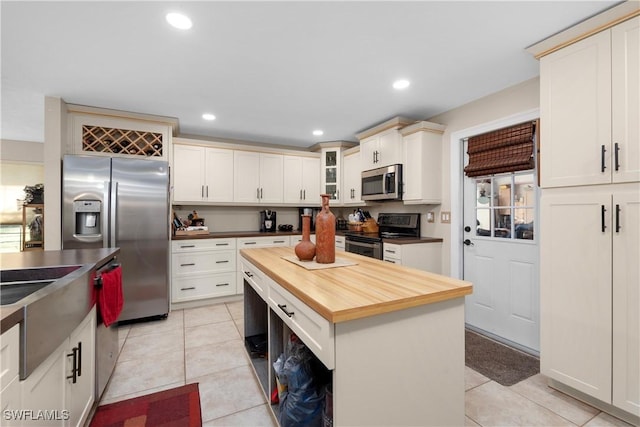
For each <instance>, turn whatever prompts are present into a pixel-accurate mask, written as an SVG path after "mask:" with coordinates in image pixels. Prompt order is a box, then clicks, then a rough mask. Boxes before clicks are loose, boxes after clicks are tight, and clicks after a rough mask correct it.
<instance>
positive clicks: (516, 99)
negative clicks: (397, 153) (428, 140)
mask: <svg viewBox="0 0 640 427" xmlns="http://www.w3.org/2000/svg"><path fill="white" fill-rule="evenodd" d="M539 106H540V80H539V78H537V77H536V78H534V79H531V80H527V81H525V82H523V83H520V84H517V85H515V86H511V87H509V88H507V89H505V90H503V91H500V92H497V93H494V94H491V95H488V96H486V97H484V98H481V99H478V100H476V101H473V102H470V103H469V104H466V105H463V106H461V107H458V108H455V109H453V110H450V111H447V112H445V113H443V114H439V115H437V116H435V117H431V118H429V119H427V120H428V121H430V122H434V123H440V124H443V125H445V126H446V130H445V133H444V135H443V137H442V205H441V206H440V209H441V210H442V211H450V210H451V206H452V203H451V199H452V194H451V191H452V190H451V161H452V159H451V158H450V153H451V144H450V140H451V135H452V134H454V133H457V132H459V131H461V130H464V129H468V128H471V127H474V126H478V125H482V124H484V123H489V122H493V121H496V120H500V119H503V118H505V117H509V116H512V115H514V114H518V113H521V112H524V111H529V110H532V109H536V108H539ZM541 126H544V124H541ZM454 160H455V159H454ZM459 160H460V161H462V159H459ZM456 191H457V190H456ZM454 196H455V197H458V194H455V195H454ZM451 215H452V219H451V223H452V224H454V225H455V223H456V222H457V221H456V220H458V219H459V217H460V216H461V215H462V211H459V212H451ZM436 218H437V221H436V224H435V227H434V231H433V234H434V235H436V236H441V237H442V236H446V237H444V244H443V254H442V262H443V265H442V272H443V274H445V275H450V274H451V256H450V253H451V232H452V230H451V225H449V224H442V223H440V218H439V215H438V216H437V217H436ZM423 234H424V233H423Z"/></svg>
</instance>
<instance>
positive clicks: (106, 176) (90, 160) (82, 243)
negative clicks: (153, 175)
mask: <svg viewBox="0 0 640 427" xmlns="http://www.w3.org/2000/svg"><path fill="white" fill-rule="evenodd" d="M110 179H111V159H110V158H108V157H90V156H72V155H67V156H64V158H63V160H62V248H63V249H86V248H101V247H104V246H108V244H107V240H108V225H109V221H108V206H109V182H110ZM96 201H97V202H99V203H92V204H93V205H94V206H95V205H100V206H101V211H100V212H99V213H98V215H94V213H93V212H92V213H90V214H89V213H87V212H78V211H77V210H78V207H77V206H78V203H82V202H96ZM74 202H76V204H75V206H76V209H74ZM94 222H95V224H93V223H94ZM91 225H96V226H94V227H90V226H91ZM88 230H92V231H91V232H87V231H88Z"/></svg>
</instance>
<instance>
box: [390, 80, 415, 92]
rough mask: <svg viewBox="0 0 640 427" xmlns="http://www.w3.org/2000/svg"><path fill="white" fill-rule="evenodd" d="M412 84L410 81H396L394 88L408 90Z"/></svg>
mask: <svg viewBox="0 0 640 427" xmlns="http://www.w3.org/2000/svg"><path fill="white" fill-rule="evenodd" d="M410 84H411V83H410V82H409V80H396V81H395V82H393V88H394V89H398V90H400V89H406V88H408V87H409V85H410Z"/></svg>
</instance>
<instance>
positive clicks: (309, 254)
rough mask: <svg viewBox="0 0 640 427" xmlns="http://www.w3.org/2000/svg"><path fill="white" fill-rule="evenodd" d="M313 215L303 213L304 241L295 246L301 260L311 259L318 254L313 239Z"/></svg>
mask: <svg viewBox="0 0 640 427" xmlns="http://www.w3.org/2000/svg"><path fill="white" fill-rule="evenodd" d="M310 235H311V215H302V241H301V242H300V243H298V244H297V245H296V247H295V248H294V250H295V252H296V256H297V257H298V259H299V260H300V261H311V260H312V259H313V257H314V256H316V245H314V244H313V242H312V241H311V236H310Z"/></svg>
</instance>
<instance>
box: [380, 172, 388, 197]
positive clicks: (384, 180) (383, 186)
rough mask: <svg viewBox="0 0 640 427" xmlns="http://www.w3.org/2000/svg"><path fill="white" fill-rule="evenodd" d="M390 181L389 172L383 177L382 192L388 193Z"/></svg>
mask: <svg viewBox="0 0 640 427" xmlns="http://www.w3.org/2000/svg"><path fill="white" fill-rule="evenodd" d="M388 181H389V173H385V174H384V175H383V178H382V194H387V191H388V188H389V186H388V185H387V182H388Z"/></svg>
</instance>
